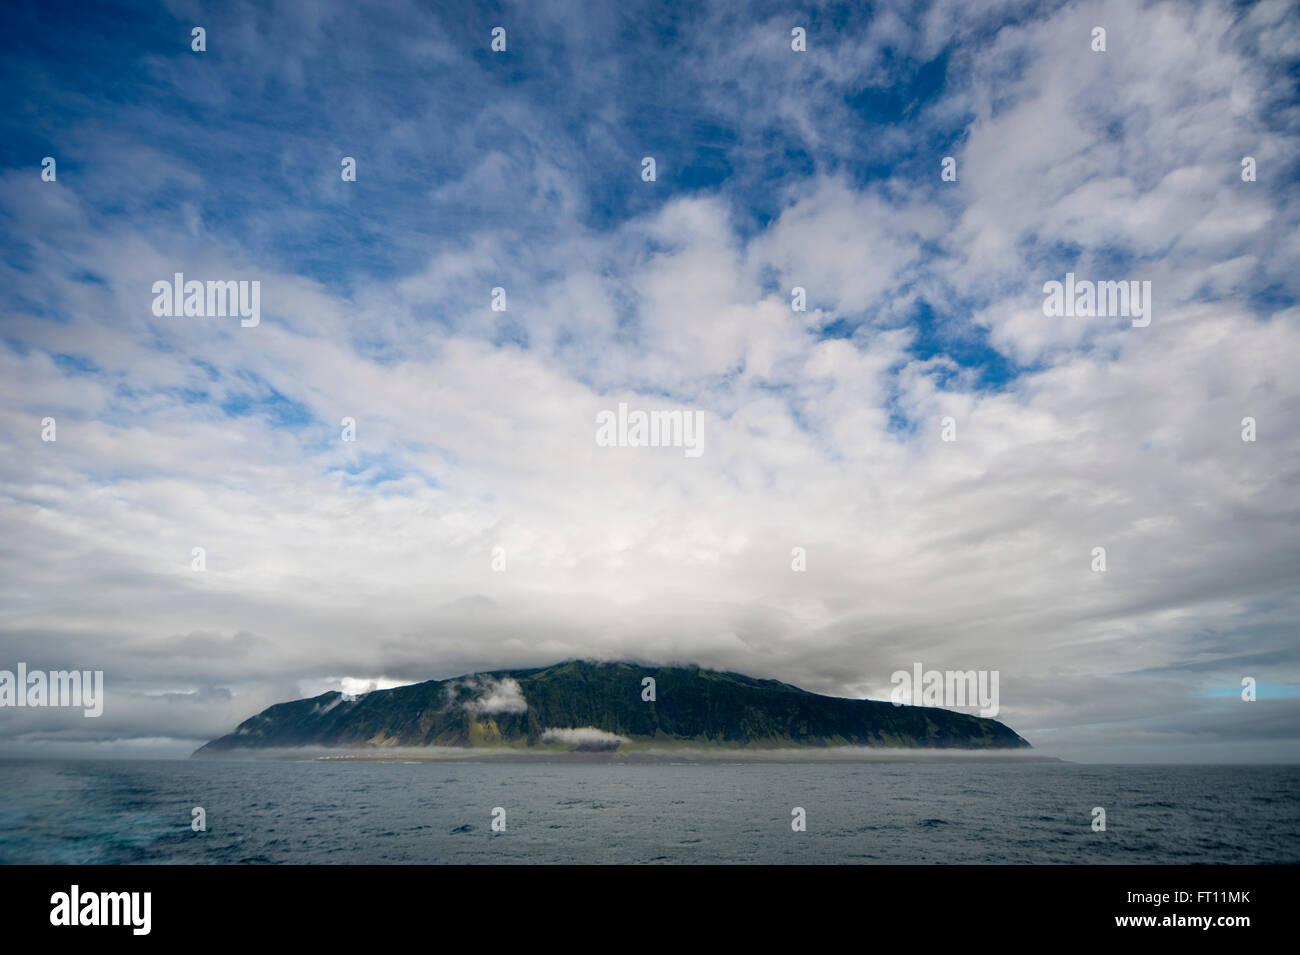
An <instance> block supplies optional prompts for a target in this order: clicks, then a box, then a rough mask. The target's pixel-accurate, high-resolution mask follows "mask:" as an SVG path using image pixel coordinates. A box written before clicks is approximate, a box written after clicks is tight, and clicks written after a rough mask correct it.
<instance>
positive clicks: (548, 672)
mask: <svg viewBox="0 0 1300 955" xmlns="http://www.w3.org/2000/svg"><path fill="white" fill-rule="evenodd" d="M645 677H653V678H654V680H655V695H656V698H655V700H654V701H653V702H647V701H645V700H643V699H642V681H643V679H644V678H645ZM587 728H594V729H595V730H600V731H602V732H603V733H605V734H610V735H609V737H605V738H601V737H600V734H596V733H593V732H590V731H588V733H587V734H586V736H581V735H578V736H573V735H570V736H566V735H565V734H563V733H560V734H559V736H558V741H559V742H560V743H561V744H564V743H565V742H569V743H572V744H575V745H577V746H578V747H579V748H588V749H589V748H607V747H609V746H610V745H612V743H617V742H618V741H617V740H613V737H622V738H623V740H625V741H628V742H630V743H634V744H641V743H654V744H665V745H671V744H691V745H699V746H719V747H732V748H737V747H765V748H766V747H787V746H799V747H810V746H814V747H815V746H891V747H928V748H951V749H1015V748H1025V747H1028V746H1029V744H1028V743H1027V742H1025V741H1024V740H1023V739H1021V738H1020V737H1019V736H1017V735H1016V734H1015V733H1014V732H1012V730H1010V729H1009V728H1008V727H1006V726H1004V725H1003V724H1002V723H999V722H997V721H996V720H991V719H984V718H980V717H977V716H968V715H966V714H964V713H955V712H952V711H950V710H943V709H936V708H932V707H919V706H918V707H913V706H894V705H893V704H892V703H882V702H876V701H872V700H845V699H838V698H836V697H829V696H819V695H817V694H815V693H809V692H807V691H806V690H801V689H799V688H798V687H794V686H790V685H789V684H786V683H780V682H778V681H776V680H758V679H754V678H753V677H748V676H743V675H741V674H738V673H720V672H716V671H713V670H702V669H699V668H698V667H646V666H638V665H635V664H629V663H586V662H582V661H572V662H568V663H560V664H556V665H555V666H550V667H542V668H539V669H533V670H499V671H495V672H492V673H479V674H471V675H469V676H464V677H457V678H454V679H451V680H431V681H429V682H427V683H417V684H414V685H412V686H402V687H396V688H394V689H391V690H378V691H376V692H373V693H369V694H367V695H365V696H363V697H361V698H360V699H357V700H349V699H345V698H344V697H343V696H342V695H341V694H339V693H325V694H323V695H321V696H318V697H315V698H313V699H309V700H296V701H294V702H292V703H280V704H277V705H275V706H272V707H269V708H268V709H266V710H264V711H262V712H261V713H259V714H258V715H257V716H254V717H252V718H251V719H248V720H245V721H244V722H243V723H241V724H240V725H239V727H238V728H237V729H236V730H235V732H234V733H231V734H230V735H228V736H223V737H221V738H220V739H216V740H213V741H212V742H210V743H208V744H207V745H205V746H203V747H202V748H200V749H199V750H198V752H197V753H196V755H212V754H218V753H222V752H230V751H236V750H242V749H252V748H270V747H292V746H317V747H319V746H340V747H342V746H507V747H522V746H536V745H538V744H541V743H549V742H554V741H556V740H557V737H556V735H555V734H554V732H553V731H557V730H559V731H563V730H577V729H587ZM548 731H552V733H550V734H548ZM611 741H612V742H611Z"/></svg>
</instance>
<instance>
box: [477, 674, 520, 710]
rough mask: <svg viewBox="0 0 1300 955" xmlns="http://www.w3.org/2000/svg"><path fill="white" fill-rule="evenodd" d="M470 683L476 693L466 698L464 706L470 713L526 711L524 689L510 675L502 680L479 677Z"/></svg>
mask: <svg viewBox="0 0 1300 955" xmlns="http://www.w3.org/2000/svg"><path fill="white" fill-rule="evenodd" d="M470 685H471V686H472V687H473V689H474V691H475V693H476V694H477V695H476V696H475V697H474V698H473V699H470V700H466V701H465V704H464V707H465V709H466V710H468V711H469V712H471V713H483V714H491V713H527V712H528V701H527V700H525V699H524V691H523V688H522V687H521V686H520V685H519V681H518V680H515V679H512V678H510V677H506V678H505V679H503V680H494V679H492V678H491V677H480V678H479V679H478V680H477V681H473V682H471V684H470Z"/></svg>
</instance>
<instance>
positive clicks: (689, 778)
mask: <svg viewBox="0 0 1300 955" xmlns="http://www.w3.org/2000/svg"><path fill="white" fill-rule="evenodd" d="M196 806H201V807H203V809H204V810H205V812H206V822H207V831H206V832H194V831H193V830H192V829H191V819H192V812H191V811H192V809H193V808H194V807H196ZM1095 806H1100V807H1103V808H1104V809H1105V810H1106V825H1107V828H1106V831H1105V832H1094V831H1093V829H1092V819H1093V814H1092V810H1093V807H1095ZM497 807H500V808H502V809H504V810H505V825H506V828H505V831H504V832H493V831H492V828H491V822H492V812H493V810H494V808H497ZM794 807H802V808H803V809H804V810H805V811H806V816H807V830H806V831H804V832H795V831H793V830H792V828H791V820H792V819H793V816H792V814H791V810H792V809H793V808H794ZM741 862H758V863H876V864H880V863H885V864H890V863H1063V864H1079V863H1085V864H1086V863H1198V862H1204V863H1298V862H1300V767H1296V766H1279V767H1267V766H1265V767H1240V766H1096V765H1077V764H1069V763H1032V764H1015V763H988V764H984V763H980V764H975V765H972V764H971V763H960V764H952V763H940V764H924V763H902V764H899V763H850V764H844V763H835V764H822V763H765V764H751V763H739V764H737V763H713V764H709V763H701V764H677V763H668V762H665V763H659V764H619V763H577V764H569V763H554V762H552V763H544V764H541V763H537V764H534V763H528V764H520V763H492V762H475V763H469V762H455V763H450V762H436V761H421V762H412V763H405V762H352V761H338V760H325V761H301V762H209V761H197V760H190V761H184V760H181V761H161V760H160V761H135V760H121V761H94V760H86V761H50V760H0V863H6V864H14V863H76V864H96V863H218V864H221V863H741Z"/></svg>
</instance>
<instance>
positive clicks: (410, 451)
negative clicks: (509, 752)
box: [0, 0, 1300, 762]
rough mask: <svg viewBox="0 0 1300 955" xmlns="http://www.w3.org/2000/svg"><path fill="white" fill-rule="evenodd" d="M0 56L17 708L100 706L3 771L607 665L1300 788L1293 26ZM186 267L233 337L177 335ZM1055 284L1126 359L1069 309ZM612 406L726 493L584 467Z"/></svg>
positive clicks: (749, 19)
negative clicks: (165, 295) (97, 684)
mask: <svg viewBox="0 0 1300 955" xmlns="http://www.w3.org/2000/svg"><path fill="white" fill-rule="evenodd" d="M195 27H202V28H203V30H204V31H205V34H204V44H203V45H204V47H205V48H204V49H203V50H201V51H199V50H195V49H194V48H193V45H194V40H193V34H192V31H193V29H194V28H195ZM495 27H502V28H503V29H504V30H505V47H506V48H505V49H504V50H503V51H494V50H493V49H492V31H493V29H494V28H495ZM1097 27H1101V28H1103V29H1104V30H1105V49H1104V51H1099V50H1097V49H1094V47H1095V46H1096V45H1097V40H1096V38H1095V36H1096V35H1095V33H1094V29H1095V28H1097ZM796 28H799V29H801V30H803V31H804V37H805V46H806V48H805V49H803V50H796V49H794V48H793V47H794V46H797V45H798V44H797V43H796V42H795V40H794V39H793V34H792V31H793V30H795V29H796ZM0 48H3V56H0V76H2V78H3V86H4V89H5V91H6V96H5V108H4V109H3V110H0V245H2V247H3V251H4V255H3V264H2V265H0V268H2V271H0V282H3V286H4V288H5V289H6V291H7V294H5V295H4V296H3V297H2V298H0V669H11V670H12V669H14V668H15V667H16V665H17V664H18V662H20V661H21V662H23V663H25V664H26V665H27V667H28V668H29V669H45V670H56V669H79V670H102V671H103V672H104V681H105V686H106V699H105V705H104V712H103V715H102V716H100V717H98V718H86V717H84V716H83V715H82V713H81V711H80V710H72V709H66V708H43V709H42V708H21V709H19V708H0V754H7V755H104V756H132V755H135V756H138V755H166V756H176V755H185V754H188V753H189V752H190V751H191V750H192V749H193V748H195V747H196V746H198V745H200V744H201V743H202V742H204V741H206V740H207V739H210V738H213V737H215V736H219V735H222V734H225V733H228V732H230V731H231V730H232V729H233V728H234V726H235V725H236V724H237V723H238V722H240V721H241V720H243V719H245V718H247V717H248V716H250V715H252V714H254V713H256V712H258V711H260V710H261V709H263V708H264V707H266V706H268V705H270V704H272V703H275V702H281V701H284V700H289V699H295V698H299V697H302V696H307V695H314V694H317V693H320V692H323V691H325V690H327V689H348V690H349V691H357V690H359V689H360V690H364V689H366V688H375V687H385V686H392V685H397V684H401V683H409V682H416V681H420V680H425V679H432V678H446V677H451V676H455V675H459V674H463V673H467V672H473V671H482V670H490V669H502V668H516V667H528V666H540V665H545V664H549V663H554V662H558V661H561V660H565V659H572V658H585V659H596V660H599V659H608V660H631V661H638V662H643V663H656V664H669V663H691V664H699V665H702V666H707V667H713V668H720V669H728V670H734V671H738V672H742V673H747V674H750V675H753V676H759V677H771V678H776V679H780V680H783V681H785V682H788V683H793V684H795V685H797V686H801V687H803V688H805V689H808V690H812V691H815V692H819V693H828V694H834V695H839V696H849V697H857V698H861V697H866V698H872V699H888V698H889V694H890V691H891V674H893V673H894V672H896V671H899V670H907V671H911V670H912V668H913V666H914V664H916V663H920V664H922V665H923V666H924V668H926V669H938V670H946V669H957V670H970V669H976V670H989V671H997V672H998V674H999V675H1000V684H999V685H1000V711H999V714H998V718H999V719H1000V720H1002V721H1003V722H1005V723H1007V724H1008V725H1009V726H1011V727H1012V728H1014V729H1015V730H1016V731H1017V732H1018V733H1020V734H1021V735H1022V736H1024V737H1025V738H1026V739H1028V740H1029V741H1030V742H1031V743H1032V744H1034V746H1035V747H1036V748H1038V749H1039V750H1040V751H1042V752H1044V753H1047V754H1052V755H1059V756H1061V757H1063V758H1067V759H1077V760H1085V761H1103V762H1143V761H1177V762H1261V761H1262V762H1278V761H1281V762H1296V761H1297V760H1300V631H1298V629H1297V620H1300V586H1298V583H1300V494H1297V493H1296V490H1297V484H1298V481H1297V478H1298V477H1300V386H1298V385H1297V382H1296V375H1297V368H1300V304H1298V303H1300V269H1298V268H1297V265H1300V228H1298V227H1300V159H1298V158H1297V157H1298V156H1300V150H1298V148H1297V147H1300V95H1298V93H1297V84H1298V82H1300V11H1298V10H1297V8H1296V7H1295V6H1294V5H1293V4H1291V3H1288V2H1277V0H1263V2H1259V3H1254V4H1246V3H1217V2H1203V3H1195V2H1181V0H1180V2H1151V3H1145V4H1135V3H1132V2H1127V0H1124V2H1112V3H1106V2H1100V3H1062V2H1041V3H1020V2H988V3H980V4H969V3H966V2H962V0H935V2H932V3H928V4H925V3H905V4H890V3H882V4H870V5H868V4H861V3H853V4H808V5H804V6H788V5H784V4H775V3H772V4H769V3H746V4H736V3H707V2H705V3H701V2H689V3H653V4H643V3H618V4H610V3H604V2H547V3H544V4H541V3H520V4H469V3H437V4H433V3H413V2H404V0H393V2H375V3H366V4H349V3H342V2H336V0H320V2H316V0H313V2H307V0H302V2H296V3H263V2H258V3H238V2H236V3H228V4H226V3H223V4H220V5H215V4H214V5H207V4H200V3H192V2H183V0H174V2H168V3H163V4H145V3H139V4H137V3H130V4H115V3H96V4H71V3H61V2H30V3H29V2H14V3H6V4H5V5H4V7H3V11H0ZM45 157H51V158H53V159H54V160H55V167H54V168H55V177H54V179H53V180H52V181H50V180H48V179H47V178H45V177H44V176H43V174H42V171H43V168H44V167H43V160H44V158H45ZM345 157H351V158H352V159H353V160H355V170H356V176H355V181H345V178H344V175H343V173H342V171H341V170H342V165H343V160H344V158H345ZM646 157H650V158H653V159H654V162H655V176H654V178H653V180H652V181H648V180H647V178H646V177H645V175H644V174H643V170H644V164H643V160H644V159H645V158H646ZM1246 157H1249V158H1250V159H1252V160H1253V163H1252V165H1253V167H1254V176H1253V177H1249V176H1247V175H1245V173H1244V168H1243V160H1244V159H1245V158H1246ZM945 158H951V159H952V160H954V163H952V164H951V168H952V170H953V172H954V173H955V178H954V176H952V175H950V176H948V177H947V178H945V177H944V176H943V174H942V170H943V161H944V159H945ZM178 272H180V273H183V274H184V275H185V277H186V278H187V279H198V280H201V281H206V280H214V281H215V280H221V281H227V280H230V281H248V282H251V281H257V282H258V283H259V288H260V322H259V323H258V324H256V325H255V326H248V327H246V326H245V324H244V323H241V321H240V320H239V318H237V317H234V318H232V317H199V316H194V315H190V316H184V315H182V316H158V315H156V314H154V309H153V308H152V305H153V302H154V299H155V295H154V292H153V286H154V283H156V282H159V281H171V280H172V277H173V276H174V274H175V273H178ZM1067 273H1073V274H1074V275H1075V276H1077V278H1078V279H1080V280H1093V281H1125V282H1133V283H1137V285H1138V286H1139V287H1141V283H1146V282H1149V283H1150V286H1149V288H1150V289H1151V293H1150V294H1151V298H1150V313H1149V317H1150V322H1149V324H1147V325H1145V326H1140V325H1139V324H1137V323H1135V322H1133V321H1130V319H1129V318H1127V317H1123V316H1115V315H1100V316H1079V315H1072V316H1061V315H1048V314H1046V311H1047V310H1046V309H1045V307H1044V298H1045V296H1044V285H1045V283H1048V282H1052V281H1061V282H1064V281H1065V277H1066V274H1067ZM796 287H797V288H800V289H803V290H804V293H805V298H806V309H805V310H803V311H798V310H796V309H795V308H794V307H793V304H792V302H793V294H792V290H793V289H795V288H796ZM494 289H503V290H504V296H505V299H504V301H505V310H504V311H499V310H494V309H493V307H492V304H493V295H494V293H493V290H494ZM621 403H622V404H626V405H627V406H628V408H630V409H633V410H638V409H640V410H644V411H656V410H663V411H670V410H678V411H682V412H684V413H686V414H691V415H694V414H696V413H698V415H699V417H700V420H701V422H702V425H701V428H702V430H701V439H702V440H701V445H700V447H701V453H699V454H698V455H697V456H692V455H687V454H685V453H684V452H683V448H682V447H633V446H615V447H606V446H602V445H601V444H600V443H598V441H597V440H596V431H597V429H596V422H597V419H598V416H599V415H600V414H601V412H602V411H617V409H618V407H619V405H620V404H621ZM1248 417H1249V418H1252V419H1253V420H1254V422H1255V424H1254V427H1255V429H1256V433H1255V436H1254V437H1255V439H1254V440H1252V441H1247V440H1243V419H1245V418H1248ZM46 418H53V419H54V421H55V425H56V433H55V439H54V440H45V439H44V438H43V435H44V432H45V430H46V429H45V426H44V425H43V422H44V420H45V419H46ZM345 418H350V419H352V420H353V422H355V429H354V430H355V440H344V427H343V421H344V419H345ZM945 419H951V421H950V422H946V421H945ZM946 438H950V439H952V440H946ZM196 547H201V548H202V549H203V554H204V561H205V564H204V569H202V570H195V569H194V558H193V553H194V548H196ZM1098 547H1101V548H1104V553H1105V570H1104V571H1103V570H1098V569H1096V568H1097V566H1098V565H1097V560H1096V553H1097V552H1096V550H1095V549H1096V548H1098ZM796 548H799V549H800V550H799V551H798V552H796V550H795V549H796ZM796 554H798V555H801V556H796ZM799 564H802V569H796V565H799ZM1246 678H1249V679H1251V680H1253V681H1255V683H1256V694H1257V698H1256V699H1255V700H1254V701H1246V700H1243V699H1242V681H1243V680H1244V679H1246Z"/></svg>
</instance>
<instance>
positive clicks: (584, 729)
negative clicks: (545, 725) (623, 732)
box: [542, 726, 628, 749]
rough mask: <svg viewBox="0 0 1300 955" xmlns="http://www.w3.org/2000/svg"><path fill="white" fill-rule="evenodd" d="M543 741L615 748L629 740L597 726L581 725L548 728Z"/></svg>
mask: <svg viewBox="0 0 1300 955" xmlns="http://www.w3.org/2000/svg"><path fill="white" fill-rule="evenodd" d="M542 742H543V743H567V744H571V745H574V746H578V747H581V748H584V749H614V748H615V747H617V746H618V745H619V744H620V743H626V742H628V740H627V738H626V737H623V736H619V735H618V734H617V733H610V732H607V731H605V730H602V729H597V728H596V727H595V726H579V727H575V728H572V729H548V730H547V731H546V732H545V733H543V734H542Z"/></svg>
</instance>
